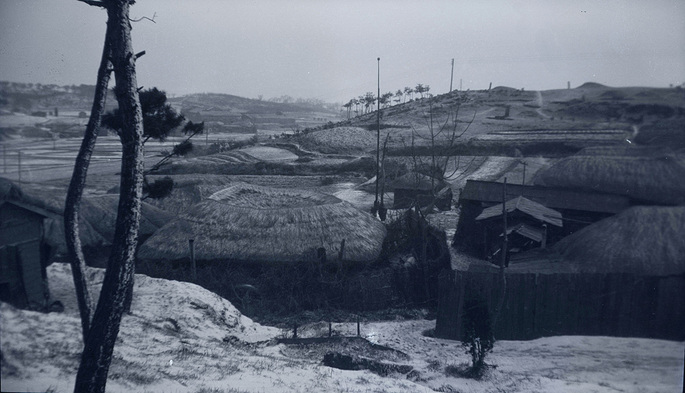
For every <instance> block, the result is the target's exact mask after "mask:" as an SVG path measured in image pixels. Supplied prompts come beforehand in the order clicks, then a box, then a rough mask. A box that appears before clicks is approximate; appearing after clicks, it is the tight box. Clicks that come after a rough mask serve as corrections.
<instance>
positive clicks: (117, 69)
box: [74, 0, 143, 392]
mask: <svg viewBox="0 0 685 393" xmlns="http://www.w3.org/2000/svg"><path fill="white" fill-rule="evenodd" d="M82 1H83V2H85V3H87V4H90V5H94V6H98V7H102V8H105V9H106V10H107V17H108V19H107V28H108V31H111V34H108V35H107V37H108V39H107V42H106V45H105V46H109V51H110V52H109V53H110V61H111V63H112V66H113V70H114V76H115V80H116V90H115V92H116V97H117V101H118V103H119V108H120V110H121V111H122V117H123V127H122V131H121V134H120V139H121V143H122V157H121V182H120V194H119V206H118V211H117V219H116V224H115V231H114V242H113V244H112V251H111V254H110V257H109V261H108V264H107V271H106V272H105V278H104V281H103V283H102V289H101V292H100V299H99V301H98V304H97V308H96V309H95V313H94V314H93V318H92V322H91V325H90V328H89V331H88V334H87V336H86V340H85V347H84V349H83V353H82V355H81V362H80V365H79V369H78V373H77V375H76V383H75V387H74V391H75V392H104V391H105V385H106V383H107V374H108V372H109V365H110V362H111V360H112V353H113V350H114V344H115V343H116V339H117V336H118V334H119V327H120V324H121V318H122V315H123V312H124V300H125V297H126V291H127V288H128V286H129V285H130V284H131V283H132V275H133V263H134V254H135V250H136V246H137V245H138V228H139V223H140V204H141V197H142V184H143V115H142V111H141V107H140V101H139V98H138V87H137V81H136V67H135V62H136V58H137V56H136V55H135V52H134V51H133V47H132V43H131V21H130V19H129V8H130V5H131V3H133V1H132V0H100V1H96V0H82Z"/></svg>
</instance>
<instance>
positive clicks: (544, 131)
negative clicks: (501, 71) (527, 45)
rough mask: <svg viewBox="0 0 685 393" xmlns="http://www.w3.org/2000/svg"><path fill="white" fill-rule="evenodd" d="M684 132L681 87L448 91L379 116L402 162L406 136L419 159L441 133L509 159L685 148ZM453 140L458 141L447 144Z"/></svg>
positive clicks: (356, 123) (368, 120) (442, 141)
mask: <svg viewBox="0 0 685 393" xmlns="http://www.w3.org/2000/svg"><path fill="white" fill-rule="evenodd" d="M355 114H356V113H355V111H353V110H352V111H350V118H349V120H346V121H343V122H342V123H340V124H339V125H337V126H344V127H356V128H363V129H367V130H369V131H376V129H377V126H376V121H377V119H376V116H377V114H376V112H375V111H373V112H370V113H366V114H359V115H358V116H355ZM455 119H456V122H455V121H454V120H455ZM431 121H432V123H431ZM683 125H685V90H683V89H682V88H680V87H677V88H671V89H665V88H649V87H623V88H613V87H608V86H603V85H600V84H596V83H586V84H583V85H582V86H580V87H578V88H575V89H563V90H546V91H525V90H522V89H513V88H509V87H501V86H500V87H495V88H493V89H491V90H489V91H488V90H477V91H453V92H451V93H448V94H442V95H437V96H432V97H426V98H423V99H414V100H410V101H408V102H406V103H402V104H397V105H394V106H390V107H386V108H382V109H381V128H382V130H381V134H382V135H383V136H385V135H389V138H390V139H389V143H388V145H389V146H390V147H391V149H397V150H400V151H401V152H403V153H404V154H407V153H408V152H409V151H410V150H411V145H412V134H414V136H415V138H414V142H413V143H414V145H415V149H418V150H417V151H419V152H425V150H421V148H423V147H425V146H428V145H430V144H431V138H430V135H431V129H432V130H433V134H434V135H437V134H440V130H441V129H443V128H444V129H445V130H446V132H442V133H441V134H440V135H438V136H437V137H436V138H435V142H436V145H437V146H443V147H449V146H450V145H451V150H449V151H451V152H452V153H459V154H465V153H466V152H471V153H474V152H477V151H479V149H480V150H483V149H485V150H486V151H487V152H489V153H495V154H502V153H504V154H505V155H510V154H514V153H515V152H514V149H518V150H519V151H520V153H522V154H523V155H533V154H537V153H538V152H539V151H540V150H541V151H542V154H547V155H552V154H553V153H554V151H555V149H556V151H558V152H559V153H562V154H569V153H571V152H573V151H577V150H579V149H581V148H583V147H588V146H606V145H615V144H622V143H626V140H630V141H631V142H633V139H635V141H636V142H637V143H642V144H655V143H658V144H672V143H673V142H675V143H676V145H678V146H685V136H683V135H684V134H685V132H681V131H682V126H683ZM642 130H644V135H641V133H642V132H643V131H642ZM341 131H344V129H341ZM452 131H454V132H452ZM313 132H317V130H313ZM651 134H654V135H655V137H652V136H651ZM453 135H456V136H457V138H456V139H455V140H454V142H450V139H451V137H452V136H453ZM503 145H506V147H503ZM542 145H546V147H544V146H542ZM535 146H538V150H537V151H536V150H535ZM540 146H542V147H540ZM372 149H375V141H372V142H370V143H369V146H368V150H372Z"/></svg>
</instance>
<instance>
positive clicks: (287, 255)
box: [138, 183, 386, 263]
mask: <svg viewBox="0 0 685 393" xmlns="http://www.w3.org/2000/svg"><path fill="white" fill-rule="evenodd" d="M245 192H247V193H248V194H249V195H248V196H245ZM283 195H286V196H287V197H288V200H287V202H288V203H290V204H291V206H292V207H288V206H285V205H284V204H283V202H282V201H279V200H278V198H279V197H281V196H283ZM298 195H299V196H300V199H299V200H298V198H297V197H298ZM212 196H213V198H210V199H207V200H205V201H202V202H200V203H198V204H196V205H194V206H192V207H191V208H190V209H189V210H188V212H187V214H185V215H184V218H178V219H176V220H173V221H171V222H170V223H169V224H167V225H166V226H164V227H162V228H161V229H159V230H158V231H157V232H156V233H155V234H154V235H153V236H152V237H151V238H150V239H148V240H147V241H146V242H145V243H144V244H143V245H142V246H141V248H140V250H139V252H138V257H139V258H141V259H150V260H178V259H184V258H188V255H189V251H188V239H190V238H192V239H194V247H195V256H196V258H197V259H198V260H206V261H230V260H233V261H244V262H251V263H263V262H267V263H273V262H280V263H295V262H309V261H317V260H318V254H317V250H318V249H319V248H324V249H325V250H326V255H327V258H328V259H329V260H331V259H337V255H338V252H339V251H340V247H341V242H342V241H343V239H344V240H345V247H344V253H343V261H347V262H368V261H373V260H375V259H376V258H378V256H379V255H380V251H381V248H382V245H383V240H384V238H385V233H386V230H385V226H384V225H383V224H382V223H381V222H379V221H377V220H376V219H374V218H373V217H372V216H371V215H370V214H368V213H366V212H362V211H360V210H358V209H356V208H355V207H354V206H352V205H351V204H349V203H347V202H344V201H341V200H340V199H338V198H335V197H332V196H329V195H324V194H318V193H315V192H310V191H302V190H295V189H271V188H269V187H261V186H255V185H248V184H244V183H242V184H234V185H231V186H230V187H228V188H227V189H224V190H222V191H220V192H217V193H215V194H213V195H212Z"/></svg>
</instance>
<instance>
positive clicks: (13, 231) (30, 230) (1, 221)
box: [0, 203, 47, 307]
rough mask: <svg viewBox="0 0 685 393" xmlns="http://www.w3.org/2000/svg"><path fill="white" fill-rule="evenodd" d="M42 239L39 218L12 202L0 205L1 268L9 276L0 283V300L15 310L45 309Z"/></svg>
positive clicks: (45, 286) (45, 287) (40, 220)
mask: <svg viewBox="0 0 685 393" xmlns="http://www.w3.org/2000/svg"><path fill="white" fill-rule="evenodd" d="M42 236H43V217H42V216H41V215H39V214H36V213H33V212H31V211H29V210H26V209H23V208H21V207H18V206H16V205H13V204H11V203H4V204H2V205H0V247H2V249H3V252H2V253H0V267H1V268H0V269H1V270H2V271H3V272H7V273H8V275H7V278H6V279H4V280H2V281H3V283H2V285H3V288H2V290H1V291H2V296H3V300H5V301H9V302H12V303H13V304H15V305H16V306H18V307H26V306H29V307H34V306H35V307H42V306H45V302H46V295H47V285H46V283H45V281H44V274H43V270H44V266H43V264H42V261H43V256H42V255H41V241H42Z"/></svg>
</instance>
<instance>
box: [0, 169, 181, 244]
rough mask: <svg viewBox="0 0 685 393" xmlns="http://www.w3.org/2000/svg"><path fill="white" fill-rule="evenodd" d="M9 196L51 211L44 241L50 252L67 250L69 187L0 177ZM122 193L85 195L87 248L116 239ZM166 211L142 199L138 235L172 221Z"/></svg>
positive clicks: (82, 220)
mask: <svg viewBox="0 0 685 393" xmlns="http://www.w3.org/2000/svg"><path fill="white" fill-rule="evenodd" d="M3 199H4V200H10V201H14V202H18V203H22V204H25V205H28V206H34V207H35V208H39V209H42V211H45V212H47V214H48V215H49V217H48V219H47V220H46V221H45V242H46V243H47V244H48V245H49V246H50V248H51V253H52V254H53V255H54V254H63V253H65V252H66V246H65V244H64V222H63V220H62V214H63V212H64V202H65V199H66V190H65V189H63V188H59V187H48V186H44V185H37V184H30V183H25V184H22V187H21V188H19V187H18V186H16V185H15V184H14V183H13V182H11V181H9V180H7V179H2V178H0V200H3ZM118 204H119V195H84V197H83V199H82V201H81V209H80V214H79V233H80V237H81V244H82V245H83V246H84V247H85V248H92V249H100V248H101V247H103V246H109V245H111V243H112V240H113V239H114V224H115V222H116V217H117V209H118ZM173 217H174V216H172V215H171V214H169V213H166V212H165V211H163V210H161V209H158V208H156V207H155V206H152V205H151V204H149V203H146V202H143V203H142V206H141V217H140V229H139V235H140V236H141V237H143V238H145V237H147V236H150V235H152V234H153V233H154V232H155V231H157V230H158V229H159V228H161V227H162V226H164V225H165V224H166V223H168V222H169V221H171V219H172V218H173Z"/></svg>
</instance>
